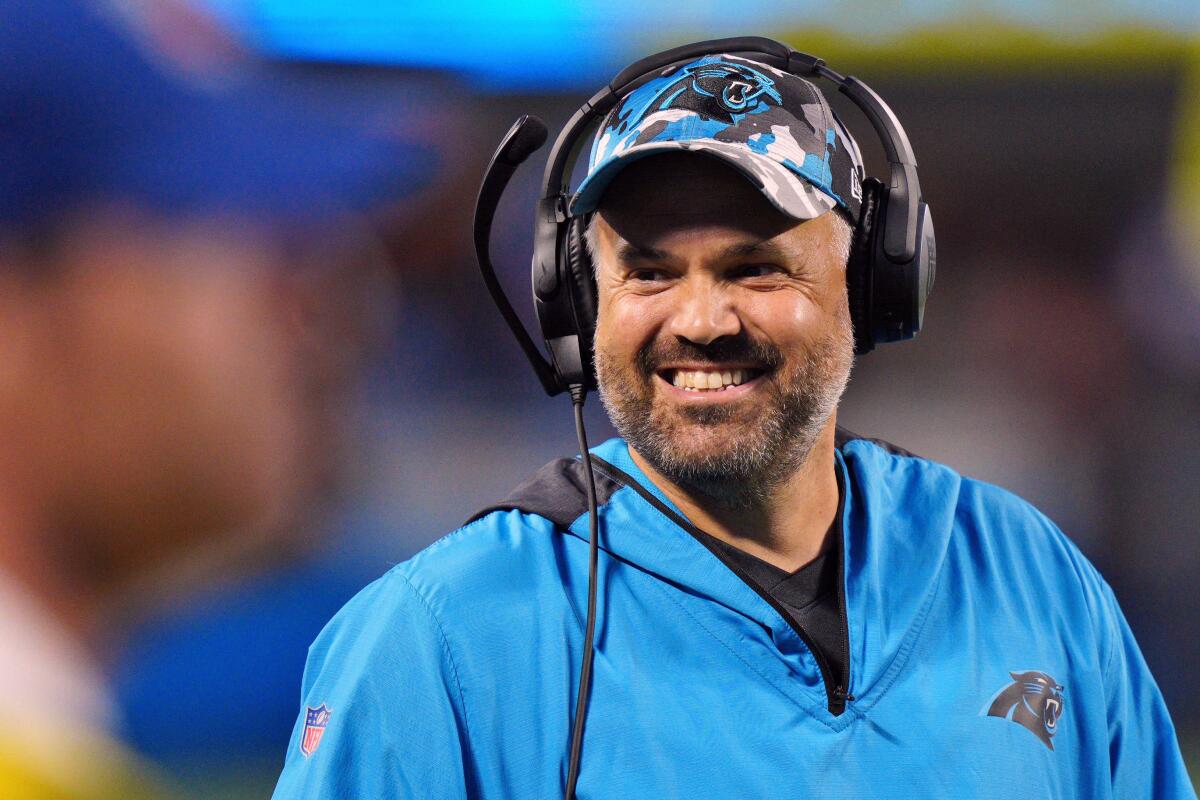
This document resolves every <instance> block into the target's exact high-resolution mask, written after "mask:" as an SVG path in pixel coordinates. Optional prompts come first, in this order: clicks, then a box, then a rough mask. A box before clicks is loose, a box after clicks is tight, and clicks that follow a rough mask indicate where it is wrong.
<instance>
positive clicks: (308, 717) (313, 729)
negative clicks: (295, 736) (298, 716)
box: [300, 703, 333, 758]
mask: <svg viewBox="0 0 1200 800" xmlns="http://www.w3.org/2000/svg"><path fill="white" fill-rule="evenodd" d="M332 713H333V712H331V711H330V710H329V709H328V708H326V707H325V704H324V703H321V705H319V706H317V707H316V708H312V707H311V706H310V707H309V708H308V710H307V712H306V713H305V715H304V731H303V732H302V733H301V734H300V752H301V753H303V754H304V757H305V758H308V757H309V756H311V755H312V754H313V753H314V752H316V749H317V746H318V745H320V744H321V737H322V736H324V735H325V726H326V725H328V724H329V715H330V714H332Z"/></svg>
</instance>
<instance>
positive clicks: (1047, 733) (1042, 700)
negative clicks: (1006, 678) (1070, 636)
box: [987, 671, 1063, 750]
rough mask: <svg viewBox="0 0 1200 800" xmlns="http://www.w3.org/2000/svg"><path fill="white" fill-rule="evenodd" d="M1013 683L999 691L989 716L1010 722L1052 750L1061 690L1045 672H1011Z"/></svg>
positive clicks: (1060, 706)
mask: <svg viewBox="0 0 1200 800" xmlns="http://www.w3.org/2000/svg"><path fill="white" fill-rule="evenodd" d="M1008 674H1009V675H1010V676H1011V677H1012V679H1013V683H1011V684H1009V685H1008V686H1006V687H1004V688H1003V689H1001V690H1000V693H999V694H997V695H996V697H995V699H993V700H992V704H991V706H989V707H988V710H987V714H988V716H989V717H1002V718H1004V719H1011V720H1012V721H1013V722H1015V723H1017V724H1018V725H1021V726H1024V727H1026V728H1028V729H1029V730H1030V731H1032V732H1033V735H1034V736H1036V737H1038V738H1039V739H1041V740H1042V743H1043V744H1045V745H1046V747H1049V748H1050V749H1051V750H1053V749H1054V743H1053V742H1052V741H1051V739H1052V738H1053V737H1054V734H1055V733H1056V732H1057V731H1058V720H1059V717H1061V716H1062V711H1063V696H1062V692H1063V687H1062V686H1059V685H1058V682H1057V681H1055V680H1054V678H1051V677H1050V676H1049V675H1047V674H1046V673H1044V672H1036V671H1029V672H1010V673H1008Z"/></svg>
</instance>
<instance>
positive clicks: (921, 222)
mask: <svg viewBox="0 0 1200 800" xmlns="http://www.w3.org/2000/svg"><path fill="white" fill-rule="evenodd" d="M726 53H727V54H730V55H737V56H742V57H745V58H749V59H751V60H754V61H759V62H761V63H763V64H768V65H770V66H772V67H775V68H776V69H779V70H783V71H784V72H789V73H791V74H793V75H797V76H799V77H804V78H824V79H826V80H829V81H832V82H833V83H836V84H837V87H838V90H839V91H841V93H842V94H844V95H846V96H847V97H849V98H850V100H852V101H853V102H854V104H855V105H856V106H858V108H859V109H861V110H862V112H863V113H864V114H865V115H866V117H867V119H868V120H870V122H871V125H872V126H873V127H874V128H875V132H876V133H877V134H878V135H879V139H880V141H881V142H882V143H883V149H884V152H885V154H886V156H887V160H888V165H889V171H890V174H889V176H888V181H887V182H886V183H884V182H882V181H880V180H877V179H875V178H867V179H866V180H864V181H863V186H862V206H861V209H860V211H859V217H858V221H857V224H856V225H855V229H854V237H853V243H852V245H851V256H850V261H849V263H848V264H847V272H846V282H847V290H848V295H849V302H850V318H851V320H852V322H853V324H854V345H855V352H857V353H860V354H861V353H866V352H869V351H870V350H872V349H873V348H874V347H875V345H876V344H880V343H883V342H895V341H900V340H903V339H910V338H912V337H913V336H914V335H916V333H917V332H918V331H919V330H920V329H921V323H922V321H923V319H924V314H925V300H926V298H927V297H928V296H929V292H930V290H931V289H932V288H933V279H934V267H935V261H934V257H935V243H934V235H933V219H932V218H931V217H930V214H929V207H928V206H927V205H926V204H925V202H924V200H923V199H922V197H921V186H920V182H919V181H918V179H917V160H916V157H915V156H914V155H913V150H912V145H910V144H909V142H908V135H907V134H906V133H905V132H904V128H903V127H902V126H901V125H900V121H899V120H898V119H897V118H896V115H895V114H894V113H893V112H892V110H891V109H890V108H888V106H887V104H886V103H884V102H883V100H882V98H880V97H879V95H877V94H876V93H875V92H874V91H873V90H872V89H871V88H870V87H869V86H867V85H866V84H865V83H863V82H862V81H860V80H859V79H858V78H855V77H853V76H842V75H840V74H839V73H837V72H834V71H833V70H832V69H830V68H829V67H827V66H826V65H825V62H824V61H823V60H822V59H819V58H815V57H814V56H810V55H806V54H804V53H800V52H797V51H795V50H793V49H791V48H790V47H788V46H787V45H785V44H782V43H781V42H777V41H775V40H773V39H766V38H762V37H758V36H749V37H735V38H732V39H714V40H711V41H706V42H696V43H695V44H688V45H683V46H682V47H676V48H674V49H671V50H666V51H664V52H662V53H658V54H656V55H652V56H649V57H647V58H643V59H642V60H640V61H637V62H635V63H633V64H631V65H630V66H628V67H626V68H625V69H624V70H622V71H621V72H619V73H618V74H617V76H616V77H615V78H613V79H612V81H610V82H609V84H608V85H607V86H605V87H604V88H602V89H601V90H600V91H598V92H597V93H596V94H595V95H593V96H592V98H591V99H590V100H588V101H587V102H586V103H584V104H583V106H582V107H580V109H579V110H578V111H576V112H575V113H574V114H573V115H572V116H571V118H570V120H569V121H568V122H567V124H566V125H565V126H564V127H563V129H562V132H561V133H560V134H559V135H558V139H557V140H555V142H554V146H553V147H552V148H551V150H550V156H549V158H548V159H547V161H546V171H545V174H544V176H543V179H542V190H541V197H540V199H539V200H538V203H537V210H536V214H537V216H536V219H535V221H534V233H533V300H534V305H535V307H536V309H537V316H538V323H539V325H540V327H541V332H542V338H543V339H544V340H545V342H546V347H547V350H548V351H549V354H550V359H549V361H548V360H547V359H546V358H545V357H544V356H543V355H542V354H541V352H540V351H539V350H538V348H537V347H536V346H535V345H534V343H533V340H532V339H531V338H530V337H529V334H528V333H527V332H526V331H525V328H524V327H523V326H522V325H521V323H520V320H519V318H518V317H517V315H516V312H514V311H513V308H512V305H511V304H510V303H509V301H508V298H507V297H506V296H505V295H504V292H503V290H502V289H501V287H500V284H499V282H498V281H497V279H496V275H495V271H494V270H493V268H492V264H491V259H490V257H489V255H488V240H489V238H490V234H491V224H492V219H493V217H494V216H495V213H496V207H497V205H498V204H499V201H500V196H501V195H502V194H503V192H504V188H505V187H506V186H507V184H508V181H509V179H510V178H511V177H512V174H513V172H515V171H516V168H517V167H518V166H519V165H520V164H521V163H522V162H523V161H525V159H527V158H528V157H529V156H530V155H532V154H533V153H534V151H536V150H537V149H539V148H540V147H541V146H542V144H543V143H544V142H545V141H546V135H547V132H546V126H545V124H544V123H543V122H542V121H541V120H539V119H538V118H537V117H533V116H523V117H521V118H520V119H519V120H517V121H516V123H514V124H513V126H512V127H511V128H510V129H509V131H508V133H507V134H505V136H504V139H503V140H502V141H501V142H500V146H499V147H498V148H497V149H496V153H495V155H493V156H492V161H491V164H490V165H489V166H488V171H487V173H486V175H485V177H484V180H483V185H482V186H481V187H480V190H479V198H478V201H477V202H476V206H475V249H476V253H477V255H478V257H479V265H480V270H481V271H482V273H483V277H484V281H485V283H486V284H487V287H488V290H489V292H491V295H492V298H493V299H494V300H495V302H496V304H497V305H498V306H499V308H500V312H501V314H503V316H504V319H505V322H507V323H508V326H509V327H510V328H511V329H512V331H513V333H514V334H515V335H516V337H517V341H518V342H519V344H520V345H521V349H522V350H523V351H524V352H525V355H526V357H527V358H528V359H529V362H530V364H532V365H533V369H534V371H535V372H536V373H537V376H538V379H539V380H540V381H541V383H542V387H543V388H544V389H545V390H546V392H547V393H548V394H550V395H555V394H558V393H560V392H562V391H563V390H564V389H568V388H569V387H572V386H577V387H582V391H587V390H588V389H593V388H595V386H596V383H595V374H594V371H593V368H592V339H593V335H594V333H595V329H596V284H595V274H594V271H593V269H592V263H591V259H590V258H589V257H588V252H587V247H586V246H585V243H584V233H585V231H586V230H587V223H588V215H586V214H585V215H578V216H572V215H571V214H570V213H569V211H568V207H569V204H570V187H569V186H568V181H569V180H570V178H571V172H572V170H573V168H574V166H575V162H576V161H577V159H578V158H579V154H580V152H581V151H582V149H583V145H584V143H585V142H586V141H587V140H588V138H589V134H590V133H591V131H592V129H593V128H594V127H596V126H598V125H599V124H600V123H601V122H602V121H603V119H604V117H605V116H606V115H607V114H608V112H609V111H611V110H612V109H613V107H614V106H616V104H617V103H618V102H620V100H621V99H623V98H624V97H625V96H626V95H627V94H629V93H630V92H632V91H633V90H634V89H637V88H638V87H639V86H641V85H643V84H644V83H646V82H648V81H650V80H652V79H654V78H656V77H658V76H659V75H660V74H663V73H664V72H667V71H669V70H670V69H672V68H674V67H677V66H679V65H680V64H681V63H683V62H687V61H691V60H693V59H695V58H699V57H701V56H706V55H718V54H726Z"/></svg>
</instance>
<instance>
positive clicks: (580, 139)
mask: <svg viewBox="0 0 1200 800" xmlns="http://www.w3.org/2000/svg"><path fill="white" fill-rule="evenodd" d="M724 53H728V54H730V55H737V56H743V57H745V58H749V59H751V60H754V61H760V62H762V63H764V64H768V65H770V66H772V67H775V68H776V69H780V70H783V71H784V72H789V73H791V74H793V75H798V76H801V77H818V78H824V79H826V80H828V81H831V82H833V83H836V84H837V86H838V91H840V92H841V93H842V94H844V95H846V96H847V97H849V98H850V100H851V101H852V102H853V103H854V104H855V105H856V106H858V108H859V109H861V110H862V112H863V114H865V115H866V117H867V119H868V120H869V121H870V122H871V126H872V127H873V128H874V129H875V132H876V133H877V134H878V136H879V140H880V142H882V144H883V149H884V153H885V154H886V156H887V160H888V166H889V169H890V172H891V175H890V182H889V189H890V192H891V194H890V198H889V202H888V208H887V215H888V216H887V224H886V225H885V227H884V242H883V249H884V252H885V253H887V255H888V257H889V258H891V259H892V260H894V261H898V262H906V261H911V260H912V258H913V256H914V254H915V253H916V249H917V226H918V222H919V216H920V215H919V214H918V204H919V203H920V200H921V185H920V181H919V180H918V178H917V158H916V156H915V155H914V154H913V150H912V145H911V144H909V141H908V134H906V133H905V132H904V126H902V125H901V124H900V120H899V119H897V118H896V115H895V114H894V113H893V112H892V109H891V108H889V107H888V105H887V103H885V102H884V101H883V99H882V98H881V97H880V96H879V95H878V94H876V93H875V91H874V90H873V89H871V87H869V86H867V85H866V84H865V83H863V82H862V81H860V80H859V79H858V78H855V77H853V76H843V75H841V74H840V73H837V72H835V71H834V70H832V69H830V68H829V67H828V66H826V65H825V61H824V59H820V58H816V57H815V56H810V55H807V54H805V53H801V52H799V51H796V50H793V49H792V48H790V47H788V46H787V45H785V44H783V43H782V42H777V41H775V40H774V39H768V38H765V37H762V36H736V37H733V38H728V39H710V40H708V41H704V42H695V43H693V44H686V45H683V46H682V47H675V48H672V49H670V50H664V51H663V52H661V53H657V54H655V55H652V56H647V57H646V58H643V59H641V60H640V61H636V62H634V63H633V64H630V65H629V66H628V67H626V68H625V69H623V70H621V71H620V72H619V73H617V75H616V77H614V78H613V79H612V80H611V81H610V82H609V84H608V85H607V86H605V87H604V88H603V89H601V90H600V91H599V92H597V93H596V94H595V95H593V96H592V97H591V99H589V100H588V101H587V102H586V103H584V104H583V105H582V106H581V107H580V108H579V110H578V111H576V112H575V113H574V114H572V115H571V118H570V120H568V121H567V124H566V125H565V126H563V129H562V132H561V133H559V135H558V138H557V139H556V140H555V142H554V146H553V147H552V148H551V150H550V156H549V158H548V159H547V161H546V172H545V174H544V176H543V179H542V194H541V197H542V204H541V205H542V209H541V210H542V211H543V212H544V213H551V214H553V216H554V219H555V222H564V221H565V220H566V219H567V218H568V216H569V215H568V213H567V208H566V206H567V202H566V201H567V196H568V192H569V190H570V187H569V186H568V181H569V179H570V176H571V172H572V171H573V169H574V167H575V163H576V161H577V160H578V158H579V152H580V150H581V149H582V145H583V144H584V142H585V141H586V137H585V135H584V134H585V133H586V131H587V129H588V128H589V127H591V125H593V124H597V125H598V124H599V123H600V122H601V121H602V120H603V119H604V116H605V115H606V114H607V113H608V112H609V111H611V110H612V109H613V107H614V106H615V105H616V104H617V102H619V101H620V99H621V98H622V97H624V96H625V95H626V94H628V93H629V92H631V91H633V90H634V89H636V88H638V87H639V86H641V85H642V84H643V83H646V82H647V81H650V80H651V79H653V78H654V77H655V76H656V73H658V72H659V71H660V70H663V69H666V68H668V67H671V66H673V65H676V64H681V63H683V62H687V61H691V60H693V59H696V58H700V57H702V56H707V55H719V54H724ZM551 266H552V265H551ZM538 277H539V278H540V276H538ZM554 283H555V279H554V277H553V276H548V278H547V282H546V283H542V282H540V281H539V282H538V283H535V285H538V286H542V287H544V288H545V289H547V290H548V291H549V293H550V294H552V293H553V288H552V287H553V285H554ZM539 294H541V292H539Z"/></svg>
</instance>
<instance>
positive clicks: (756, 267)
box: [733, 264, 783, 278]
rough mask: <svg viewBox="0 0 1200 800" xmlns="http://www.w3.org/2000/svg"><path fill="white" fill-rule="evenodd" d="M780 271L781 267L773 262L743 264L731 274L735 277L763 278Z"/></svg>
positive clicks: (781, 270)
mask: <svg viewBox="0 0 1200 800" xmlns="http://www.w3.org/2000/svg"><path fill="white" fill-rule="evenodd" d="M780 272H783V269H782V268H781V267H779V266H777V265H775V264H743V265H741V266H739V267H736V268H735V269H734V270H733V276H734V277H735V278H764V277H766V276H767V275H776V274H778V273H780Z"/></svg>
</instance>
